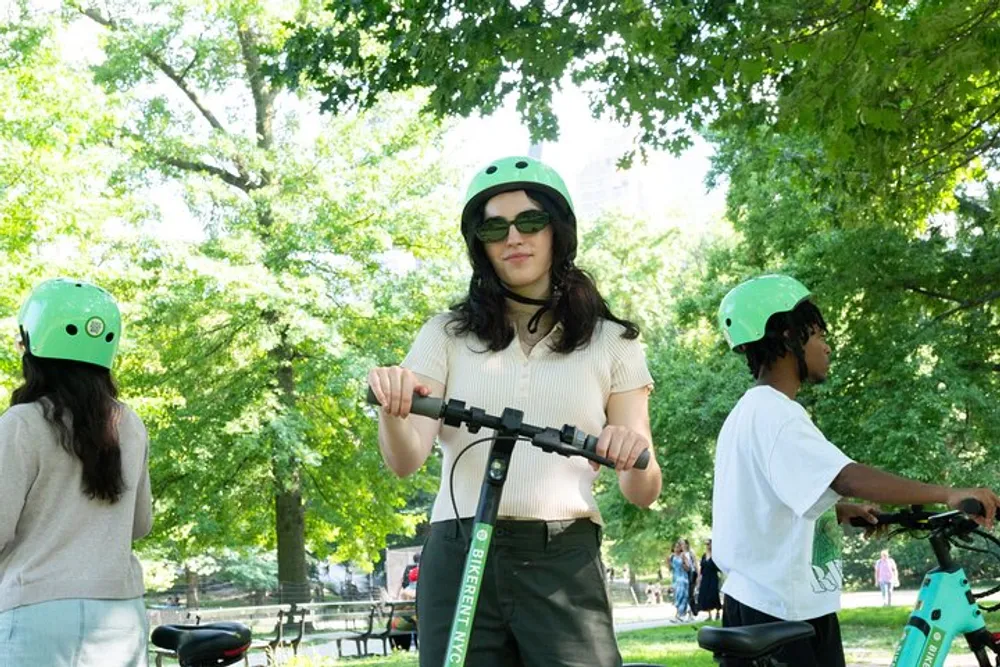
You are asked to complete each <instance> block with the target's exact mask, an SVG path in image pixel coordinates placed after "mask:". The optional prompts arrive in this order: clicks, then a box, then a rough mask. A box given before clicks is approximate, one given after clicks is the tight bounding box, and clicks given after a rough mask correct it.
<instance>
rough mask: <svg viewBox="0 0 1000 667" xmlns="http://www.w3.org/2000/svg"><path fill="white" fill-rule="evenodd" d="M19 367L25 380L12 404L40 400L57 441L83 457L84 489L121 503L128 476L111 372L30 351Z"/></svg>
mask: <svg viewBox="0 0 1000 667" xmlns="http://www.w3.org/2000/svg"><path fill="white" fill-rule="evenodd" d="M22 337H23V338H24V343H25V347H26V348H28V349H30V347H29V346H28V340H27V336H26V335H25V334H24V333H22ZM21 370H22V372H23V374H24V384H22V385H21V386H20V387H18V388H17V389H16V390H14V395H13V397H12V398H11V401H10V404H11V405H19V404H21V403H33V402H35V401H40V402H41V405H42V411H43V414H44V415H45V419H46V421H48V422H49V423H50V424H51V425H52V427H53V428H54V429H55V431H56V434H57V439H58V440H59V444H61V445H62V446H63V448H65V449H66V451H67V452H69V453H70V454H73V455H75V456H76V457H77V458H79V459H80V461H82V462H83V491H84V493H86V494H87V495H88V496H89V497H91V498H95V499H98V500H104V501H107V502H109V503H115V502H117V501H118V499H119V498H121V496H122V493H123V492H124V491H125V478H124V476H123V474H122V454H121V447H120V445H119V442H118V429H117V426H116V420H115V412H116V410H117V409H118V402H117V400H116V399H117V397H118V387H116V386H115V381H114V378H112V377H111V371H109V370H108V369H106V368H101V367H100V366H95V365H93V364H86V363H81V362H76V361H67V360H63V359H45V358H42V357H36V356H35V355H33V354H31V352H28V351H25V353H24V356H23V357H22V360H21ZM43 399H44V400H43ZM67 417H69V418H70V419H69V420H67V419H66V418H67Z"/></svg>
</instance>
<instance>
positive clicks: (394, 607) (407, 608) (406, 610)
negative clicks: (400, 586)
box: [370, 600, 417, 655]
mask: <svg viewBox="0 0 1000 667" xmlns="http://www.w3.org/2000/svg"><path fill="white" fill-rule="evenodd" d="M386 612H387V613H386ZM416 615H417V607H416V604H415V603H414V602H412V601H410V600H406V601H397V602H389V603H387V604H386V605H385V610H384V611H383V614H382V618H383V619H384V624H383V623H380V624H379V630H378V631H377V632H372V634H371V636H370V638H371V639H377V640H380V641H381V642H382V655H389V640H390V639H392V638H393V637H413V638H414V640H416V634H417V631H416V628H415V627H414V629H405V630H397V629H395V628H394V627H393V621H394V620H398V619H401V618H403V617H409V618H411V619H415V618H416Z"/></svg>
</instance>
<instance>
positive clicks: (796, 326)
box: [743, 300, 826, 382]
mask: <svg viewBox="0 0 1000 667" xmlns="http://www.w3.org/2000/svg"><path fill="white" fill-rule="evenodd" d="M816 329H819V330H820V331H826V321H825V320H824V319H823V314H822V313H820V312H819V308H817V307H816V305H815V304H814V303H813V302H812V301H808V300H807V301H803V302H802V303H800V304H799V305H797V306H795V308H794V309H793V310H791V311H789V312H787V313H775V314H774V315H771V317H769V318H768V320H767V324H766V325H764V337H763V338H761V339H760V340H758V341H754V342H753V343H748V344H746V345H744V346H743V352H744V353H745V354H746V356H747V366H748V367H749V368H750V373H751V374H753V376H754V378H759V377H760V374H761V372H763V371H764V369H766V368H770V367H771V366H772V365H774V362H776V361H777V360H778V359H780V358H781V357H784V356H785V355H786V354H787V353H788V352H791V353H792V354H794V355H795V358H796V360H797V361H798V364H799V381H801V382H805V379H806V378H807V377H808V375H809V369H808V367H807V366H806V355H805V350H804V347H805V344H806V343H807V342H808V341H809V337H810V336H812V334H813V331H814V330H816ZM786 331H787V332H788V336H787V337H786V336H785V332H786Z"/></svg>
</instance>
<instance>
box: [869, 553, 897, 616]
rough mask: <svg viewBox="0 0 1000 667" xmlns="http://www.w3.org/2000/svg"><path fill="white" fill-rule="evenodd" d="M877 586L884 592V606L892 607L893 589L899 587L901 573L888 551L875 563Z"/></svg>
mask: <svg viewBox="0 0 1000 667" xmlns="http://www.w3.org/2000/svg"><path fill="white" fill-rule="evenodd" d="M875 585H876V586H878V589H879V590H880V591H882V606H883V607H891V606H892V589H893V588H896V587H897V586H899V571H898V570H897V569H896V561H894V560H893V559H892V558H891V557H890V556H889V552H888V551H887V550H886V549H883V550H882V554H881V556H880V557H879V559H878V560H877V561H875Z"/></svg>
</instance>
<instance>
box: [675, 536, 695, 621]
mask: <svg viewBox="0 0 1000 667" xmlns="http://www.w3.org/2000/svg"><path fill="white" fill-rule="evenodd" d="M670 570H671V572H673V575H674V606H675V607H677V616H676V620H678V621H684V620H687V619H689V618H690V617H691V604H690V595H691V574H690V573H691V563H690V561H689V560H688V556H687V554H686V553H684V544H683V542H682V541H681V540H677V541H676V542H675V543H674V551H673V553H672V554H670Z"/></svg>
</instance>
